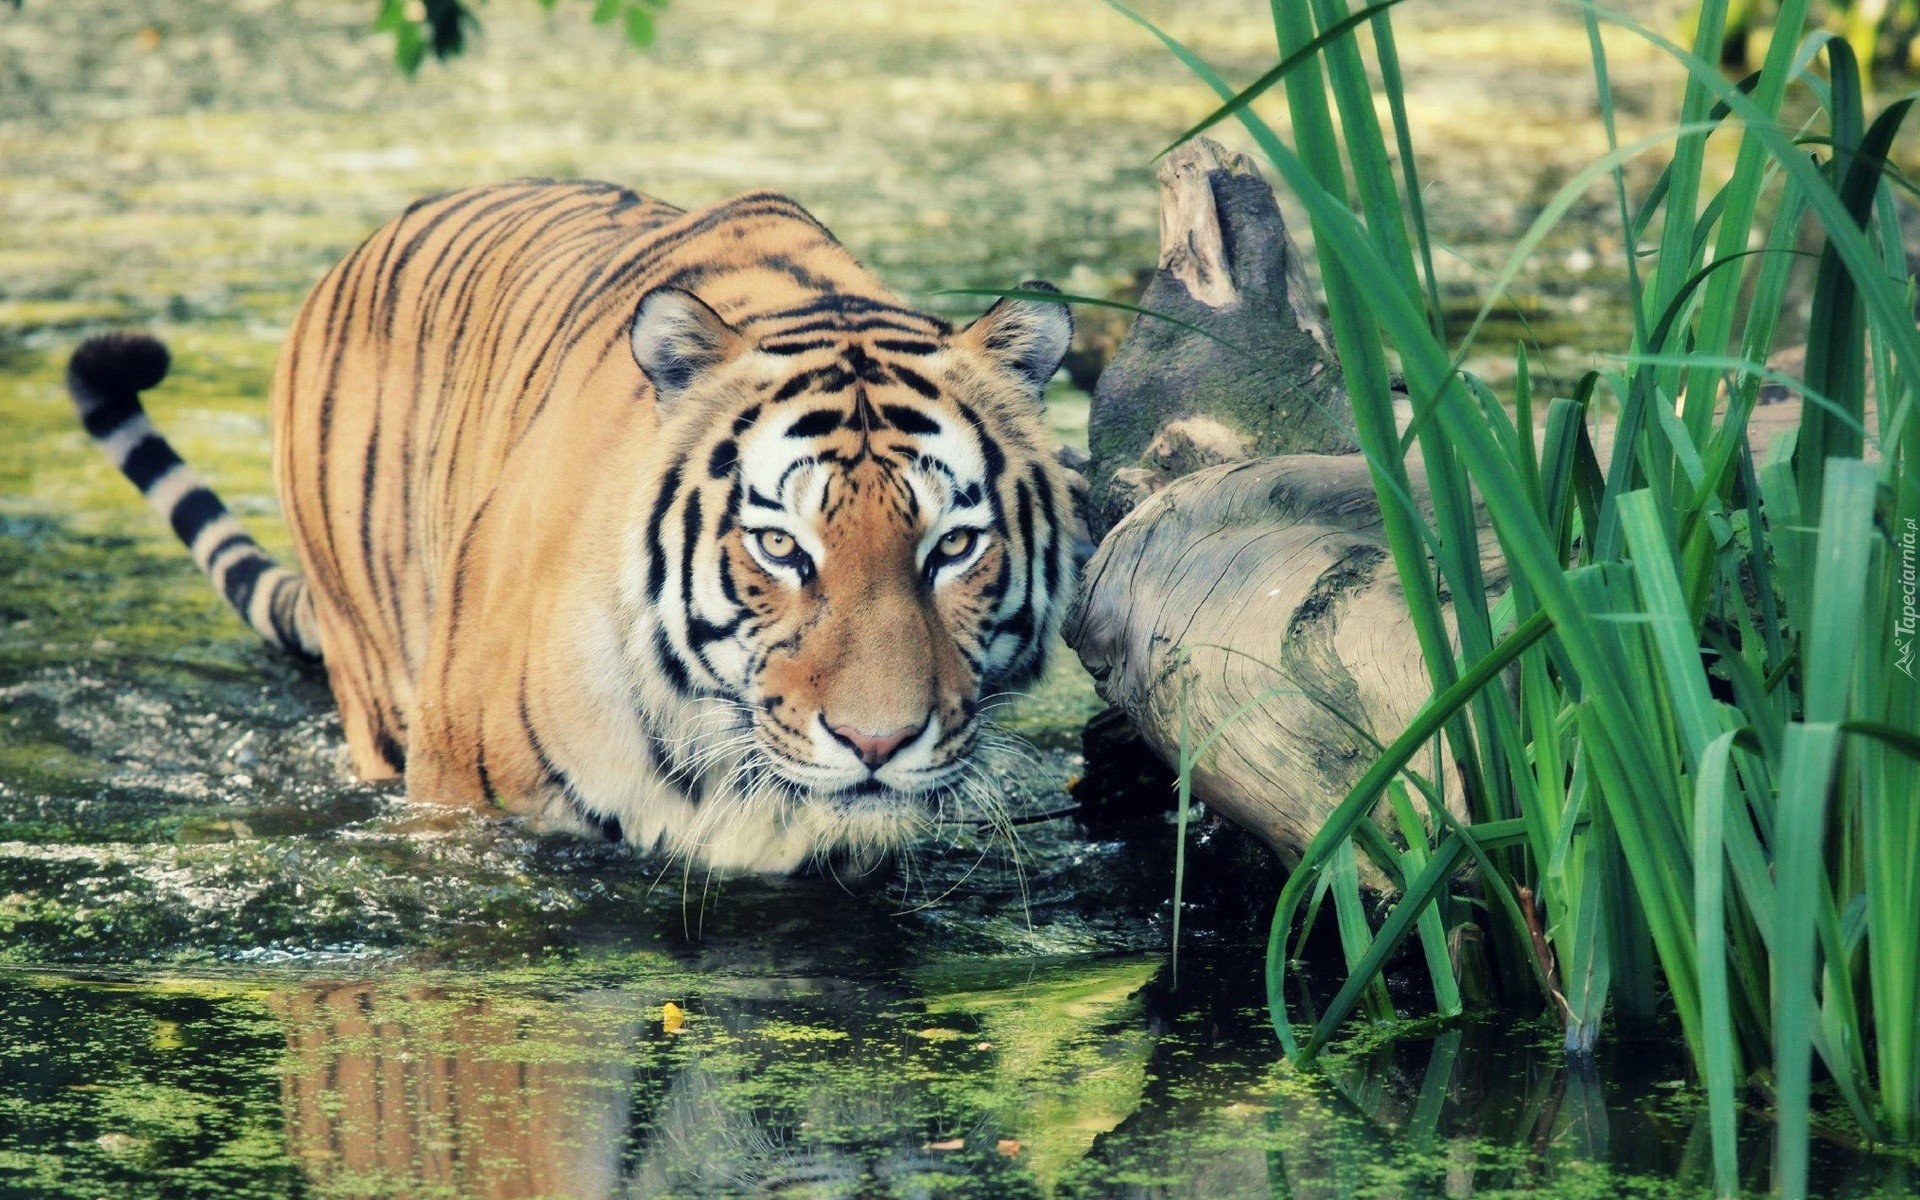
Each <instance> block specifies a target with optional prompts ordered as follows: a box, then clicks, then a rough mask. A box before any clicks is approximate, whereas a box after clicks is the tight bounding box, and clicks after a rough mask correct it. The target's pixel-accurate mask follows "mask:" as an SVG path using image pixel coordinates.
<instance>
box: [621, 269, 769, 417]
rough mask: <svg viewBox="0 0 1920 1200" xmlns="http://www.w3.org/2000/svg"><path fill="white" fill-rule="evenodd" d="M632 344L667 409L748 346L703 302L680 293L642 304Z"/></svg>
mask: <svg viewBox="0 0 1920 1200" xmlns="http://www.w3.org/2000/svg"><path fill="white" fill-rule="evenodd" d="M628 340H629V341H630V342H631V343H632V345H633V361H635V362H637V363H639V364H640V369H641V371H643V372H645V373H646V376H647V379H648V380H649V381H650V382H651V383H652V384H653V391H654V395H655V396H656V397H658V399H659V403H660V406H661V408H662V409H665V408H667V407H669V406H671V405H672V404H673V403H674V401H676V400H678V399H679V398H680V396H681V394H682V393H684V392H685V391H686V390H687V389H688V388H689V387H691V386H693V384H694V382H695V381H696V380H698V379H699V378H700V377H701V376H702V375H704V374H706V373H707V372H708V371H711V370H713V369H714V368H715V367H717V366H719V365H720V364H721V363H723V362H726V361H727V360H728V359H730V358H732V357H733V356H734V355H735V354H737V353H739V352H740V350H741V349H742V348H743V347H744V346H745V345H746V339H744V338H742V337H741V336H740V332H739V331H738V330H736V329H735V328H734V327H733V326H731V325H729V324H727V323H726V321H725V320H723V319H722V318H721V316H720V314H719V313H717V312H715V311H713V309H711V308H709V307H707V304H706V302H705V301H704V300H702V299H700V297H698V296H696V295H694V294H693V293H692V292H688V291H683V290H681V289H680V288H676V287H663V288H655V289H654V290H653V291H651V292H648V293H647V294H646V295H644V296H642V297H641V298H640V307H639V308H638V309H636V310H635V311H634V314H633V328H632V330H631V331H630V332H629V334H628Z"/></svg>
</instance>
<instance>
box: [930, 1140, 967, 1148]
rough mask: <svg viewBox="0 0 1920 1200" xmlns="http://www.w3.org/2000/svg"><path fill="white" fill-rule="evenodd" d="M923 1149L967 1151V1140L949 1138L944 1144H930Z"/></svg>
mask: <svg viewBox="0 0 1920 1200" xmlns="http://www.w3.org/2000/svg"><path fill="white" fill-rule="evenodd" d="M923 1148H924V1149H927V1150H965V1149H966V1148H967V1139H965V1138H948V1139H947V1140H946V1141H944V1142H928V1143H927V1144H926V1146H925V1147H923Z"/></svg>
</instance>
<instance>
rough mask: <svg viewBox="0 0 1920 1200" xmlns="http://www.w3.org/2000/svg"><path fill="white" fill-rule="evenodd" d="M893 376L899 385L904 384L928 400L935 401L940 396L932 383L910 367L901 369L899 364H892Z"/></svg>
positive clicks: (938, 390)
mask: <svg viewBox="0 0 1920 1200" xmlns="http://www.w3.org/2000/svg"><path fill="white" fill-rule="evenodd" d="M893 374H894V377H895V378H897V379H898V380H899V381H900V382H901V383H904V384H906V385H907V386H908V387H910V388H912V389H913V390H914V391H916V392H919V393H920V394H921V395H922V396H925V397H926V398H927V399H929V400H936V399H938V398H939V396H940V389H939V388H937V387H935V386H934V384H933V381H932V380H930V379H928V378H927V377H926V376H925V375H922V374H921V373H920V372H918V371H916V370H914V369H913V368H911V367H903V366H901V365H900V364H899V363H894V364H893Z"/></svg>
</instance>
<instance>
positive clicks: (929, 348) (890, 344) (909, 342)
mask: <svg viewBox="0 0 1920 1200" xmlns="http://www.w3.org/2000/svg"><path fill="white" fill-rule="evenodd" d="M873 348H874V349H876V350H890V351H892V352H893V353H895V354H932V353H933V352H934V351H935V350H938V349H939V348H940V344H939V343H938V342H922V341H916V340H914V339H911V338H878V339H876V340H875V341H874V343H873ZM894 369H895V370H898V369H899V367H898V366H897V365H896V366H895V368H894Z"/></svg>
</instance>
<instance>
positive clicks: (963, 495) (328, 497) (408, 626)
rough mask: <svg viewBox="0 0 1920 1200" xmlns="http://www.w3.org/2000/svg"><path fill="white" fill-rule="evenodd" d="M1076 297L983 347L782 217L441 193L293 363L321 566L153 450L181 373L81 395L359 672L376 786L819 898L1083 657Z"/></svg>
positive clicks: (1036, 289) (74, 377) (141, 344)
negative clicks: (1067, 637) (811, 875)
mask: <svg viewBox="0 0 1920 1200" xmlns="http://www.w3.org/2000/svg"><path fill="white" fill-rule="evenodd" d="M1057 294H1058V293H1057V292H1056V291H1055V290H1054V289H1052V288H1051V287H1050V285H1047V284H1045V283H1041V282H1037V281H1036V282H1029V283H1026V284H1023V285H1022V286H1021V288H1020V289H1018V290H1017V291H1014V292H1013V293H1011V294H1010V295H1007V296H1003V297H1001V298H1000V299H998V300H997V301H996V302H995V303H993V304H992V305H991V306H990V307H988V308H987V309H986V310H985V311H984V312H983V313H982V314H981V315H979V316H978V317H977V318H975V319H974V320H972V321H971V322H970V323H967V324H965V325H964V326H957V325H956V324H955V323H952V322H949V321H947V320H945V319H943V318H941V317H939V316H935V315H931V314H929V313H927V312H924V311H919V310H916V309H914V308H912V307H909V306H908V305H906V304H904V303H902V301H901V300H900V299H899V298H897V297H896V296H895V295H894V294H893V293H891V292H889V291H888V290H887V289H886V288H885V287H884V286H883V285H882V284H881V283H880V281H879V280H878V279H877V278H876V277H875V276H874V275H873V274H872V273H871V272H869V270H868V269H867V268H865V267H864V266H863V265H862V264H861V263H860V262H859V261H858V260H856V259H855V257H854V256H853V255H852V254H851V253H849V251H848V250H847V249H846V248H845V247H843V246H842V245H841V243H840V242H839V241H837V240H836V239H835V238H834V236H833V235H832V234H831V233H829V232H828V231H827V229H826V227H825V226H823V225H822V224H821V223H820V222H819V221H817V220H816V219H815V218H814V217H813V216H812V215H811V214H809V213H808V212H807V211H806V210H805V209H804V208H802V207H801V206H800V205H799V204H798V203H797V202H796V201H794V200H792V199H790V198H788V197H786V196H784V195H781V194H778V193H776V192H771V191H753V192H748V193H746V194H744V195H740V196H737V197H735V198H733V199H730V200H726V201H723V202H720V203H717V204H714V205H712V206H710V207H707V208H701V209H696V210H692V211H687V210H682V209H680V208H677V207H674V206H672V205H670V204H667V203H665V202H663V201H660V200H657V199H653V198H650V197H647V196H644V195H641V194H639V193H637V192H634V191H632V190H629V189H627V188H625V187H621V186H616V185H613V184H608V183H597V182H554V181H550V180H518V181H514V182H509V183H503V184H495V185H488V186H481V187H475V188H469V189H466V190H461V191H454V192H450V193H444V194H441V195H437V196H430V197H426V198H424V199H421V200H419V201H416V202H415V203H414V204H412V205H411V206H410V207H408V208H407V209H406V210H405V211H404V212H403V213H402V214H401V215H400V216H399V217H398V218H396V219H394V220H392V221H391V222H389V223H388V224H386V225H385V226H383V227H382V228H380V229H379V230H378V231H377V232H375V233H374V234H373V235H372V236H371V237H369V238H368V239H367V240H366V241H364V242H363V243H361V244H360V245H359V247H358V248H357V249H355V250H353V251H352V253H350V254H348V255H347V256H346V257H345V258H344V259H342V260H341V261H340V262H339V263H338V264H337V265H335V266H334V267H333V268H332V269H331V270H330V271H329V272H328V273H327V274H326V276H325V277H324V278H323V279H322V280H321V281H320V282H319V283H318V284H317V285H316V286H315V287H314V289H313V290H312V292H311V293H309V295H308V296H307V298H306V300H305V302H304V303H303V305H302V306H301V308H300V309H299V312H298V315H297V317H296V318H295V320H294V322H293V324H292V326H291V328H290V331H289V333H288V335H287V337H286V340H285V343H284V345H283V347H282V350H281V354H280V358H279V360H278V364H277V366H276V368H275V372H274V376H273V381H272V385H271V400H270V403H271V434H272V444H273V475H274V483H275V489H276V492H277V494H278V497H279V501H280V507H281V511H282V513H283V514H284V518H285V520H286V522H287V524H288V526H289V528H290V531H291V534H292V541H293V545H294V548H295V552H296V556H297V566H287V565H282V564H280V563H278V562H276V561H275V560H274V559H273V558H272V557H270V556H269V555H268V554H267V553H266V552H265V551H264V550H263V549H262V548H261V546H260V544H259V543H258V542H256V541H255V540H254V539H253V537H252V536H250V535H249V534H248V533H247V532H246V530H245V529H243V528H242V527H241V525H240V523H239V522H238V521H237V520H236V518H235V517H234V515H233V514H232V513H231V512H230V511H229V510H228V509H227V507H226V506H225V505H224V504H223V503H222V502H221V500H220V499H219V497H218V496H217V495H216V494H215V493H214V491H213V490H211V489H210V488H209V487H208V485H207V484H206V482H205V481H204V480H203V479H202V478H201V477H200V476H199V475H197V474H196V473H195V472H194V471H193V470H192V469H191V468H190V467H189V466H188V465H187V464H186V463H184V462H183V461H182V460H181V458H180V457H179V455H178V454H176V453H175V451H174V450H173V449H172V448H171V447H170V446H169V444H168V443H167V442H166V441H165V439H164V438H162V437H161V435H160V434H159V433H158V432H156V430H155V428H154V426H153V424H152V423H151V421H150V420H149V418H148V416H147V414H146V411H145V409H144V407H143V404H142V402H141V399H140V397H141V393H143V392H145V391H147V390H149V389H151V388H153V387H155V386H156V385H158V384H159V383H160V382H161V381H162V380H163V379H164V377H165V375H166V373H167V370H168V367H169V361H170V360H169V356H168V352H167V350H166V347H165V346H164V345H163V344H162V343H161V342H159V341H158V340H156V339H155V338H153V337H152V336H150V335H146V334H140V333H110V334H104V335H100V336H97V337H95V338H93V339H91V340H89V341H86V342H85V343H83V344H82V345H81V346H80V347H79V348H78V349H77V350H76V351H75V353H74V354H73V356H72V359H71V361H70V364H69V368H68V372H67V381H68V385H69V390H70V392H71V394H72V397H73V399H74V402H75V404H76V406H77V408H78V412H79V416H80V419H81V422H82V424H83V425H84V426H85V428H86V429H87V431H88V432H89V433H90V434H91V436H92V438H93V439H94V440H95V441H96V442H97V444H98V445H99V447H100V448H101V449H102V450H104V451H105V452H106V454H107V456H108V458H109V459H111V460H112V461H113V462H114V463H115V464H116V465H117V466H118V467H119V468H120V470H121V471H122V472H123V473H124V474H125V475H126V477H127V478H128V479H129V480H130V481H131V482H132V483H133V485H134V486H135V487H136V488H138V489H139V491H140V492H141V493H142V494H143V495H144V497H145V499H146V501H147V503H148V505H149V507H151V508H152V509H154V510H156V511H157V512H158V513H159V514H160V515H161V516H162V517H164V518H165V519H166V520H167V521H168V523H169V524H170V525H171V526H172V528H173V531H174V533H175V534H176V535H177V536H178V538H179V540H180V541H181V542H183V543H185V545H186V546H187V548H188V551H189V553H190V554H191V556H192V558H193V560H194V562H195V563H196V564H197V565H198V567H199V569H200V570H201V571H202V572H203V573H204V574H205V575H206V576H207V578H208V579H209V581H210V582H211V583H212V585H213V587H214V588H215V590H216V591H217V592H219V593H220V594H221V595H222V596H223V597H224V598H225V599H226V601H227V603H228V604H229V605H230V606H231V607H232V608H233V609H234V610H235V611H236V612H237V613H238V614H239V615H240V616H241V617H242V618H243V619H244V620H245V621H246V622H247V623H248V624H249V625H250V626H252V628H253V629H254V630H255V631H257V633H258V634H259V635H260V636H261V637H262V638H264V639H265V640H266V641H267V642H268V643H271V644H273V645H276V646H278V647H280V648H282V649H284V650H286V651H288V652H291V653H292V654H294V655H296V656H299V657H301V658H303V659H309V660H316V661H318V662H319V663H320V664H322V665H323V666H324V669H325V672H326V676H327V680H328V683H329V685H330V687H331V690H332V693H333V697H334V700H335V702H336V705H337V708H338V711H339V718H340V723H341V727H342V730H343V732H344V735H345V742H346V757H347V759H348V762H349V765H350V767H351V769H352V771H353V772H354V773H355V774H356V775H357V776H359V777H360V778H361V779H364V780H369V781H378V780H391V779H401V780H403V782H404V787H405V792H406V794H407V796H408V797H409V798H410V799H411V800H416V801H424V802H427V803H429V804H433V805H440V806H452V807H454V808H456V809H474V810H479V811H481V812H484V813H493V814H496V815H500V814H505V815H509V816H513V817H518V818H524V819H526V820H529V821H531V822H533V823H534V824H535V825H536V826H537V827H538V828H540V829H543V830H546V829H560V830H566V831H570V832H573V833H575V834H579V835H584V836H588V837H596V836H597V837H604V838H606V839H608V840H610V841H615V842H624V843H628V844H631V845H632V846H635V847H638V848H639V849H640V850H641V851H642V852H651V853H657V854H661V855H666V856H668V857H669V861H671V860H672V859H673V858H676V857H677V858H680V859H682V860H684V861H686V862H688V863H690V864H704V865H705V866H706V867H707V868H708V869H709V870H717V871H722V872H727V871H732V872H749V873H767V874H782V873H791V872H794V871H797V870H800V869H801V868H803V867H804V866H806V865H807V864H819V863H821V862H823V861H826V862H832V861H834V860H836V858H837V859H841V860H846V859H850V858H853V857H860V856H866V857H868V858H874V857H877V858H878V859H879V860H884V859H886V857H887V856H888V855H890V854H891V853H892V852H893V851H895V850H896V849H898V848H900V847H901V846H903V845H905V844H907V843H908V842H910V841H911V840H912V839H913V838H915V837H917V836H919V835H921V834H922V833H923V831H925V830H926V829H927V828H929V822H932V821H936V820H937V819H940V815H941V814H943V813H947V812H948V811H949V810H948V804H949V802H950V801H952V802H954V804H955V805H956V806H963V805H962V801H963V800H964V799H965V796H966V795H967V794H968V793H967V782H968V780H969V779H970V778H971V779H975V780H976V781H977V779H978V778H979V759H980V757H981V754H980V747H981V744H982V741H983V737H984V736H986V733H987V730H988V725H987V722H988V718H989V717H990V715H991V714H992V712H993V711H995V710H996V709H997V708H998V707H999V705H1000V704H1002V703H1003V702H1004V701H1005V699H1006V698H1007V697H1008V696H1009V695H1011V694H1014V693H1017V692H1018V691H1019V690H1020V689H1022V688H1023V687H1025V686H1027V685H1029V684H1030V683H1031V682H1032V681H1033V680H1034V679H1035V678H1036V677H1037V676H1038V675H1040V673H1041V672H1043V671H1044V669H1045V667H1046V665H1047V661H1048V655H1049V651H1050V648H1051V643H1052V642H1053V641H1054V640H1055V637H1056V634H1057V631H1058V629H1059V627H1060V622H1061V619H1062V616H1063V613H1064V611H1065V609H1066V607H1067V605H1068V603H1069V602H1070V600H1071V598H1072V596H1073V594H1074V589H1075V570H1076V557H1075V551H1076V547H1080V548H1084V545H1085V543H1084V539H1083V534H1081V533H1080V532H1078V530H1079V526H1078V524H1077V517H1076V503H1077V499H1079V498H1081V497H1079V496H1078V492H1079V491H1083V488H1084V484H1083V481H1080V480H1079V477H1078V476H1077V475H1076V473H1075V472H1074V471H1073V470H1072V469H1071V468H1070V467H1069V466H1068V465H1066V464H1065V463H1064V462H1063V461H1062V457H1061V451H1060V448H1059V445H1058V442H1057V439H1056V438H1055V436H1054V435H1053V434H1052V433H1051V432H1050V429H1049V426H1048V424H1047V422H1046V418H1045V407H1044V393H1045V389H1046V387H1047V384H1048V381H1049V380H1050V379H1051V378H1052V377H1053V375H1054V374H1055V372H1056V371H1057V370H1058V368H1059V367H1060V364H1061V361H1062V359H1063V358H1064V356H1065V354H1066V352H1067V349H1068V346H1069V343H1070V341H1071V339H1072V335H1073V322H1072V317H1071V315H1070V313H1069V311H1068V309H1067V307H1066V305H1065V304H1064V303H1061V302H1057V301H1054V300H1052V299H1051V296H1053V295H1057ZM980 790H981V789H980V788H979V787H978V786H976V787H975V788H974V789H973V791H974V793H978V792H979V791H980Z"/></svg>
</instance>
